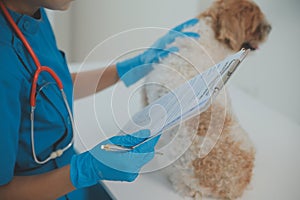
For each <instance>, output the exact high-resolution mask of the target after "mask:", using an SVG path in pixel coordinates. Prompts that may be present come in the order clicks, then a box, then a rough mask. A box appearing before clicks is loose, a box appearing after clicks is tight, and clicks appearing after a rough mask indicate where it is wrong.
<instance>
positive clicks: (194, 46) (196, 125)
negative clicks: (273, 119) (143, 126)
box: [144, 0, 271, 199]
mask: <svg viewBox="0 0 300 200" xmlns="http://www.w3.org/2000/svg"><path fill="white" fill-rule="evenodd" d="M197 18H198V19H199V22H198V24H196V25H195V26H193V27H189V28H186V30H185V31H193V32H198V33H199V34H200V38H199V39H190V38H178V39H176V40H175V42H174V43H173V44H172V45H174V46H177V47H178V48H179V52H178V53H177V54H172V55H169V56H168V57H167V58H165V59H163V60H162V61H161V62H160V63H159V64H158V65H157V66H154V68H155V70H153V71H152V72H151V73H150V74H149V75H148V76H147V78H146V83H147V84H145V87H144V99H145V103H146V104H149V103H151V102H153V101H155V100H156V99H158V98H159V97H161V96H163V95H164V94H166V93H167V92H169V91H170V90H171V89H174V88H176V87H178V86H179V85H180V84H182V83H184V82H185V81H187V80H189V79H191V78H192V77H194V76H195V75H197V74H199V73H200V72H203V71H205V70H206V69H208V68H209V67H211V66H213V65H214V64H215V63H217V62H219V61H221V60H222V59H224V58H226V57H227V56H229V55H231V54H234V53H235V52H237V51H239V50H240V49H241V48H246V49H251V50H252V51H254V50H256V49H257V48H258V47H259V45H260V44H262V43H263V42H264V41H265V40H266V39H267V36H268V34H269V33H270V31H271V25H270V24H269V23H268V21H267V20H266V18H265V16H264V14H263V13H262V11H261V10H260V8H259V7H258V6H257V5H256V4H255V3H254V2H253V1H251V0H217V1H215V2H214V3H213V4H212V5H211V6H210V7H209V8H208V9H207V10H205V11H204V12H203V13H201V14H200V15H199V16H197ZM162 66H165V67H162ZM152 83H155V84H152ZM168 132H169V133H168V134H171V135H172V134H173V136H175V135H176V140H175V141H174V142H175V145H173V146H172V148H173V149H172V151H174V152H176V151H179V150H178V148H180V147H181V146H182V143H185V142H186V138H191V139H190V140H191V141H190V142H191V145H190V146H189V147H188V148H187V150H186V151H185V152H184V153H183V154H182V155H181V156H180V157H179V158H178V159H177V160H176V161H175V162H173V163H172V165H170V166H169V167H168V168H167V170H166V171H168V174H169V179H170V181H171V182H172V184H173V186H174V189H175V190H176V191H177V192H179V193H180V194H181V195H183V196H187V197H192V198H193V199H201V198H202V197H203V196H205V197H213V198H219V199H236V198H238V197H241V196H242V195H243V192H244V191H245V189H246V188H247V186H248V185H249V183H250V181H251V178H252V174H253V168H254V160H255V148H254V145H253V143H252V142H251V139H250V138H249V136H248V134H247V133H246V131H245V130H244V129H243V128H242V127H241V126H240V124H239V123H238V121H237V119H236V117H235V116H234V113H233V111H232V110H231V107H230V100H229V97H228V94H227V93H226V91H222V92H221V93H220V94H219V95H218V97H217V99H215V100H214V102H213V104H212V105H211V106H210V107H209V108H208V110H207V111H205V112H203V113H201V114H200V115H198V116H196V117H193V118H191V119H189V120H187V121H185V122H183V123H182V124H181V126H180V128H177V129H176V130H175V129H171V130H170V131H168ZM203 152H204V153H203Z"/></svg>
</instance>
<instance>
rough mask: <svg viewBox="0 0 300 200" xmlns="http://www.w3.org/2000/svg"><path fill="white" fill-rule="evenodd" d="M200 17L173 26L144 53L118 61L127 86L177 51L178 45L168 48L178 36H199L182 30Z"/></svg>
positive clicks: (119, 71) (120, 74)
mask: <svg viewBox="0 0 300 200" xmlns="http://www.w3.org/2000/svg"><path fill="white" fill-rule="evenodd" d="M198 21H199V20H198V19H191V20H188V21H186V22H185V23H183V24H181V25H179V26H177V27H175V28H173V29H172V30H170V31H169V32H168V33H167V34H166V35H165V36H163V37H162V38H160V39H159V40H157V41H156V42H155V43H154V44H153V45H152V46H151V47H150V48H149V49H147V50H146V51H145V52H144V53H142V54H140V55H138V56H136V57H133V58H131V59H128V60H125V61H123V62H119V63H117V65H116V67H117V72H118V75H119V77H120V79H121V80H122V81H123V82H124V83H125V85H126V86H130V85H132V84H133V83H135V82H137V81H138V80H140V79H141V78H143V77H144V76H145V75H147V74H148V73H149V72H150V71H151V70H152V69H153V68H152V64H153V63H158V62H159V61H160V60H161V59H163V58H165V57H167V56H168V55H169V54H170V53H171V52H177V51H178V48H177V47H170V48H168V49H166V47H167V45H169V44H171V43H172V42H174V41H175V39H176V38H177V37H192V38H199V37H200V35H199V34H198V33H195V32H182V30H183V29H185V28H187V27H190V26H193V25H195V24H196V23H198Z"/></svg>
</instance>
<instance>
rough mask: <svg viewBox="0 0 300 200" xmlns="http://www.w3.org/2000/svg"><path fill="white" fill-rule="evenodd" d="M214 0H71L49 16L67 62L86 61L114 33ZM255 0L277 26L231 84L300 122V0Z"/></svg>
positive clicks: (161, 21)
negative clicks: (69, 4)
mask: <svg viewBox="0 0 300 200" xmlns="http://www.w3.org/2000/svg"><path fill="white" fill-rule="evenodd" d="M211 2H212V1H209V0H184V1H173V0H163V1H162V0H151V1H141V0H127V1H122V0H115V1H112V0H84V1H79V0H78V1H74V2H73V3H72V5H71V8H70V9H69V10H68V11H64V12H58V11H49V18H50V19H51V23H52V25H53V28H54V31H55V33H56V38H57V43H58V46H59V48H60V49H62V50H63V51H65V52H66V54H67V59H68V62H69V63H81V62H82V61H83V60H84V58H85V57H86V56H87V54H88V53H89V52H90V51H91V50H92V49H93V48H94V47H95V46H96V45H97V44H99V43H101V42H103V41H104V40H105V39H107V38H108V37H110V36H112V35H114V34H117V33H119V32H121V31H125V30H128V29H132V28H141V27H163V28H172V27H173V26H175V25H177V24H179V23H181V22H183V21H185V20H187V19H189V18H192V17H194V16H196V15H198V14H199V13H200V12H201V11H203V10H204V9H205V8H207V7H208V6H209V5H210V4H211ZM255 2H256V3H257V4H258V5H259V6H260V7H261V9H262V10H263V12H264V13H265V15H266V16H267V19H268V21H269V22H270V23H271V24H272V27H273V29H272V32H271V34H270V36H269V39H268V41H267V42H266V43H265V44H264V45H263V46H261V47H260V49H259V50H258V51H256V52H255V54H254V55H253V56H251V58H249V59H247V60H246V62H245V63H244V64H243V65H242V67H241V68H240V69H239V74H238V76H234V77H233V81H232V82H231V84H233V85H234V86H236V87H238V88H240V89H242V90H243V91H245V92H246V93H248V94H250V95H251V96H253V97H254V98H256V99H257V100H259V101H260V102H262V103H263V104H265V105H267V106H268V107H270V108H272V109H273V110H276V111H277V112H279V113H281V114H283V115H284V116H286V117H287V118H289V119H290V120H292V121H294V122H296V123H298V124H300V89H299V88H298V87H299V86H300V78H299V75H300V65H299V62H298V61H297V60H298V58H299V57H298V56H299V55H298V54H299V50H298V48H299V45H300V40H299V35H300V26H299V22H298V20H299V19H300V12H299V10H300V1H299V0H287V1H280V0H256V1H255ZM132 42H135V41H132ZM120 45H126V43H124V44H122V43H121V44H120ZM107 51H108V52H113V51H114V49H113V47H112V48H109V49H107ZM99 62H101V60H99ZM71 66H72V65H71ZM71 70H72V69H71ZM245 106H247V105H245ZM266 120H267V119H266Z"/></svg>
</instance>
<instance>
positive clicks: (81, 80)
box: [72, 65, 119, 99]
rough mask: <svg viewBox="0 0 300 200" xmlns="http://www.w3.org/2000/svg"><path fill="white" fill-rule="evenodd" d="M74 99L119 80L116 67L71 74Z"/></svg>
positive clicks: (90, 93)
mask: <svg viewBox="0 0 300 200" xmlns="http://www.w3.org/2000/svg"><path fill="white" fill-rule="evenodd" d="M72 80H73V85H74V99H79V98H83V97H86V96H89V95H92V94H94V93H96V92H99V91H101V90H104V89H105V88H107V87H109V86H111V85H113V84H115V83H116V82H118V80H119V76H118V73H117V69H116V65H111V66H109V67H105V68H101V69H96V70H91V71H85V72H79V73H72Z"/></svg>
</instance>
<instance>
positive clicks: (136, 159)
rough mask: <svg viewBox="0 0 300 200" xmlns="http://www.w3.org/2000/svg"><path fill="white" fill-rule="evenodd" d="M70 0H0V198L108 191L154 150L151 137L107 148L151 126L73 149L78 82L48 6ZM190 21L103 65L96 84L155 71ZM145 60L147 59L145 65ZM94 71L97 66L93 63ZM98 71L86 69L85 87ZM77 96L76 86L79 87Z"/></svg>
mask: <svg viewBox="0 0 300 200" xmlns="http://www.w3.org/2000/svg"><path fill="white" fill-rule="evenodd" d="M70 2H71V0H0V4H1V10H0V27H1V28H0V97H1V98H0V99H1V100H0V101H1V109H0V116H1V120H0V129H1V133H0V153H1V162H0V163H1V164H0V199H1V200H5V199H70V200H72V199H109V196H108V195H107V194H106V193H105V190H104V189H103V188H102V186H101V185H100V184H98V183H99V181H101V180H112V181H129V182H130V181H134V180H135V179H136V177H137V176H138V173H139V171H140V169H141V168H142V167H143V166H144V165H145V164H146V163H148V162H149V161H150V160H151V159H152V158H153V157H154V147H155V145H156V143H157V141H158V139H159V138H154V139H152V140H149V141H148V142H146V143H144V144H143V145H140V146H139V147H138V148H136V149H134V150H132V151H128V152H126V153H117V152H110V151H105V150H102V149H101V148H100V147H101V146H102V145H105V144H116V145H120V146H126V147H131V146H134V145H136V144H139V143H141V142H142V141H144V140H145V139H146V138H147V137H149V135H150V133H149V130H141V131H139V132H136V133H133V134H130V135H126V136H115V137H112V138H110V139H108V140H106V141H103V142H101V143H100V144H98V145H96V146H95V147H94V148H93V149H92V150H90V151H87V152H85V153H82V154H78V155H76V154H75V151H74V149H73V116H72V104H73V94H72V93H73V89H74V88H73V84H72V83H73V82H74V80H75V78H76V75H77V74H70V72H69V70H68V67H67V63H66V60H65V57H64V53H63V52H61V51H59V50H58V48H57V46H56V41H55V37H54V35H53V32H52V29H51V26H50V23H49V21H48V18H47V16H46V13H45V11H44V9H43V8H44V7H45V8H48V9H53V10H65V9H67V8H68V6H69V4H70ZM195 23H197V20H196V19H192V20H189V21H187V22H186V23H184V24H181V25H179V26H177V27H176V28H174V29H173V31H170V32H169V33H167V34H166V35H165V36H163V37H162V38H160V39H159V40H158V41H157V42H155V43H154V45H153V46H152V48H149V49H148V50H146V51H144V52H143V53H142V54H140V55H138V56H136V57H134V58H131V59H128V60H125V61H123V62H119V63H117V64H115V65H112V66H109V67H108V68H106V69H105V70H104V69H98V70H97V72H100V74H102V77H103V78H102V79H101V81H99V83H98V87H97V91H95V92H98V91H101V90H103V89H104V88H106V87H109V86H111V85H113V84H114V83H116V82H117V81H118V80H119V79H121V80H122V81H123V82H124V83H125V85H126V86H130V85H131V84H134V83H135V82H136V81H138V80H139V79H141V78H142V77H144V76H145V75H146V74H147V73H149V71H151V69H152V66H151V64H153V63H156V62H158V61H159V60H160V59H163V58H164V57H166V56H167V55H168V54H169V53H170V52H174V51H177V50H178V49H177V48H176V47H171V48H167V45H168V44H170V43H172V42H173V41H174V40H175V38H177V37H182V36H184V37H199V35H198V34H197V33H190V32H182V30H183V29H184V28H185V27H187V26H191V25H193V24H195ZM140 66H142V67H140ZM94 72H95V71H94ZM94 72H93V71H90V72H81V73H80V76H81V77H84V81H85V84H84V85H85V86H83V85H78V84H76V85H78V87H79V88H76V91H79V93H80V95H78V96H80V97H84V96H87V95H90V94H89V93H88V92H86V90H87V88H85V87H89V84H90V85H91V86H92V81H90V82H89V80H90V78H91V77H92V76H95V75H94V74H99V73H94ZM74 96H76V94H74Z"/></svg>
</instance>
